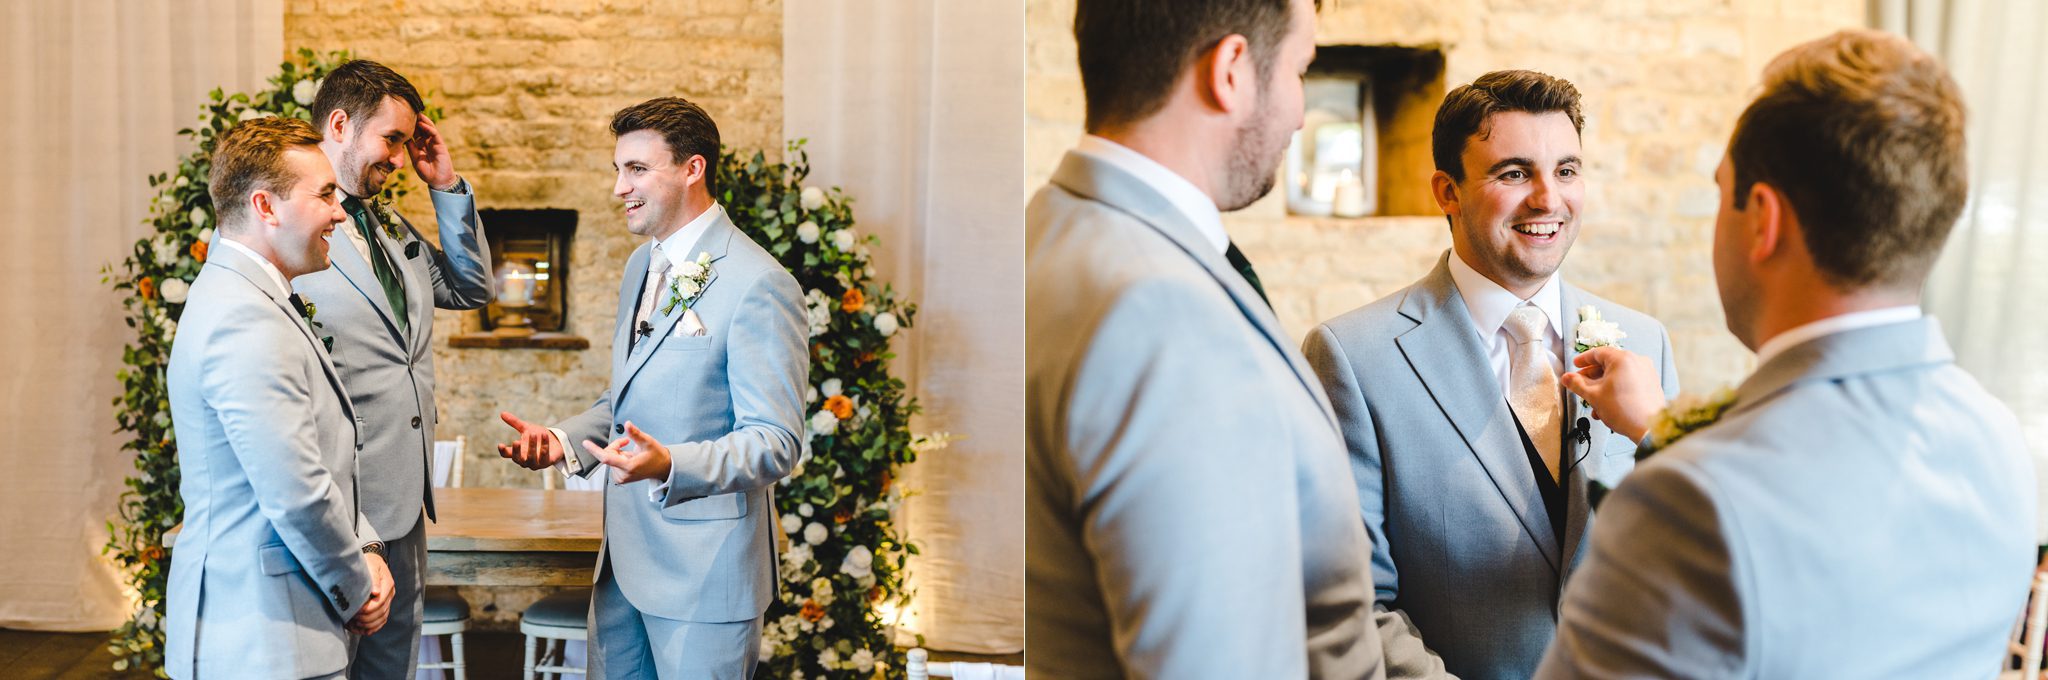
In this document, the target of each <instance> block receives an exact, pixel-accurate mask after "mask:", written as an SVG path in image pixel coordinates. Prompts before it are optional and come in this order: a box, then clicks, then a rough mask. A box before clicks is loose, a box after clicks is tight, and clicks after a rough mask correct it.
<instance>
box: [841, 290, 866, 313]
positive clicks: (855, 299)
mask: <svg viewBox="0 0 2048 680" xmlns="http://www.w3.org/2000/svg"><path fill="white" fill-rule="evenodd" d="M867 303H868V299H867V298H866V297H864V296H862V295H861V294H860V289H859V288H848V289H846V294H845V295H843V296H840V298H839V311H842V312H846V313H848V314H852V313H854V312H858V311H860V308H861V307H862V306H865V305H866V304H867Z"/></svg>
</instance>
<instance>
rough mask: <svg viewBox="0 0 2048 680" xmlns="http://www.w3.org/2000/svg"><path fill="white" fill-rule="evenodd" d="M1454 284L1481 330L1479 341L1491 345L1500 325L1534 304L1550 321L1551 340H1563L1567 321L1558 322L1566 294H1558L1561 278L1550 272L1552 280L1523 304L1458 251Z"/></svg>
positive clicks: (1453, 264) (1454, 256)
mask: <svg viewBox="0 0 2048 680" xmlns="http://www.w3.org/2000/svg"><path fill="white" fill-rule="evenodd" d="M1450 259H1451V283H1453V284H1455V285H1457V287H1458V295H1459V296H1460V297H1463V298H1465V311H1466V313H1469V314H1471V315H1472V326H1473V327H1474V328H1477V329H1478V330H1479V339H1481V340H1484V341H1487V342H1492V341H1493V334H1494V333H1496V332H1499V331H1500V327H1501V324H1504V323H1507V320H1508V315H1510V314H1513V313H1514V312H1515V308H1516V307H1520V306H1522V304H1523V303H1528V304H1533V305H1535V306H1536V308H1537V309H1541V310H1543V316H1545V317H1547V318H1549V319H1550V332H1551V333H1553V334H1554V335H1553V336H1552V337H1555V338H1562V337H1564V320H1563V319H1561V318H1559V316H1560V311H1561V310H1560V309H1559V307H1560V306H1561V305H1563V304H1564V294H1563V293H1562V292H1560V290H1559V285H1560V284H1559V283H1558V276H1557V273H1556V272H1551V274H1550V280H1548V281H1544V282H1543V287H1542V288H1538V289H1536V294H1535V295H1531V296H1529V299H1527V300H1523V299H1521V298H1518V297H1515V294H1514V293H1511V292H1508V289H1506V288H1502V287H1501V285H1500V284H1498V283H1494V282H1493V279H1489V278H1486V275H1485V274H1481V273H1479V270H1477V269H1473V268H1472V265H1469V264H1466V263H1465V258H1463V257H1460V256H1459V255H1458V251H1457V250H1455V249H1453V250H1452V251H1451V258H1450Z"/></svg>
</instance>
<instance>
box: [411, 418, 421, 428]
mask: <svg viewBox="0 0 2048 680" xmlns="http://www.w3.org/2000/svg"><path fill="white" fill-rule="evenodd" d="M412 429H415V430H417V429H420V417H419V416H413V417H412Z"/></svg>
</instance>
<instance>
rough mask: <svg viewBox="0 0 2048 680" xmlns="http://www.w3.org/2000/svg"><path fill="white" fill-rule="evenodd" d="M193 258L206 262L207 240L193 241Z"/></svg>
mask: <svg viewBox="0 0 2048 680" xmlns="http://www.w3.org/2000/svg"><path fill="white" fill-rule="evenodd" d="M192 259H194V260H198V261H200V262H205V261H206V242H205V241H193V242H192Z"/></svg>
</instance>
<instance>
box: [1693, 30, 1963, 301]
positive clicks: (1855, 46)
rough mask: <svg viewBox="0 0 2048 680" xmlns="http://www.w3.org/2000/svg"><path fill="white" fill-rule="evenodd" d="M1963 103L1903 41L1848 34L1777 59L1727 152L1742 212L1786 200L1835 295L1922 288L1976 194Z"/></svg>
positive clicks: (1943, 72)
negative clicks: (1755, 190) (1757, 189)
mask: <svg viewBox="0 0 2048 680" xmlns="http://www.w3.org/2000/svg"><path fill="white" fill-rule="evenodd" d="M1963 118H1964V113H1963V97H1962V92H1961V91H1960V90H1959V89H1958V88H1957V87H1956V83H1955V81H1954V80H1953V79H1951V78H1949V74H1948V70H1947V69H1944V68H1942V66H1941V64H1940V62H1937V61H1935V59H1934V57H1931V56H1929V55H1928V54H1927V53H1926V52H1922V51H1920V49H1919V48H1917V47H1914V46H1913V43H1911V42H1908V41H1907V40H1906V39H1905V38H1901V37H1898V36H1896V35H1891V34H1887V33H1880V32H1877V31H1871V30H1848V31H1841V32H1838V33H1836V34H1834V35H1831V36H1828V37H1825V38H1821V39H1819V40H1814V41H1812V42H1808V43H1805V44H1802V45H1799V46H1797V47H1794V48H1792V49H1790V50H1787V51H1786V52H1785V53H1784V54H1780V55H1778V57H1777V58H1776V59H1773V60H1771V63H1770V65H1768V66H1765V67H1764V74H1763V93H1762V94H1760V95H1758V96H1757V98H1756V101H1754V102H1750V104H1749V108H1747V109H1744V110H1743V112H1742V118H1741V119H1739V120H1738V121H1737V122H1736V123H1735V134H1734V136H1733V137H1732V138H1731V139H1730V140H1729V142H1728V161H1729V163H1730V164H1731V165H1733V166H1734V168H1733V169H1734V171H1735V187H1734V191H1735V207H1736V208H1737V209H1741V208H1742V207H1743V204H1744V203H1746V202H1747V200H1748V199H1747V196H1748V193H1749V191H1750V188H1751V187H1752V186H1754V185H1755V184H1756V183H1758V182H1763V183H1765V184H1769V185H1771V186H1772V187H1773V188H1776V189H1777V190H1778V192H1779V193H1782V194H1784V196H1785V201H1786V202H1787V203H1789V204H1790V205H1791V208H1792V212H1793V214H1795V215H1797V216H1798V217H1799V225H1800V230H1801V231H1803V232H1804V233H1805V241H1806V249H1807V250H1808V251H1811V252H1812V254H1813V262H1814V265H1815V266H1816V267H1818V268H1819V269H1820V272H1821V275H1822V276H1823V277H1824V278H1825V279H1827V281H1828V282H1829V283H1832V284H1834V285H1836V286H1838V287H1842V288H1845V289H1856V288H1862V287H1865V286H1897V285H1911V286H1914V287H1917V286H1919V285H1920V283H1922V282H1923V281H1924V280H1925V279H1926V277H1927V272H1928V270H1930V269H1931V268H1932V267H1933V266H1934V260H1935V258H1936V257H1937V256H1938V255H1940V253H1941V246H1942V244H1943V242H1945V241H1947V240H1948V232H1949V229H1950V228H1952V227H1954V226H1955V222H1956V218H1957V217H1958V216H1960V215H1961V214H1962V210H1963V203H1964V201H1965V200H1966V199H1967V198H1968V196H1969V189H1970V186H1969V185H1970V182H1969V168H1968V163H1967V162H1966V160H1965V153H1966V150H1965V147H1964V141H1963Z"/></svg>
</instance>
